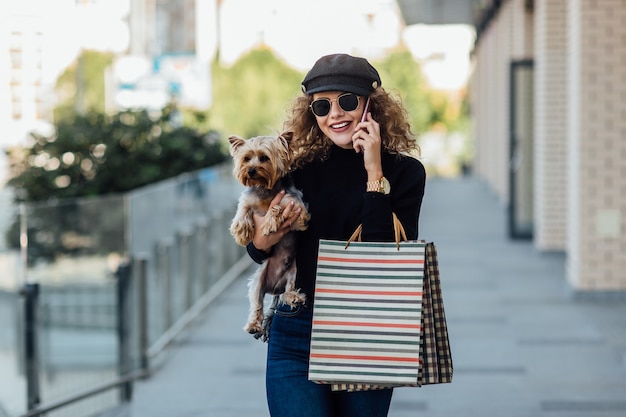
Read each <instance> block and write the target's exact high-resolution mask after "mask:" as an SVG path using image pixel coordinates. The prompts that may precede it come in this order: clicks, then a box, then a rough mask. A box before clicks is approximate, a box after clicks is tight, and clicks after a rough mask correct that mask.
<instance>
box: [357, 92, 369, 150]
mask: <svg viewBox="0 0 626 417" xmlns="http://www.w3.org/2000/svg"><path fill="white" fill-rule="evenodd" d="M369 110H370V98H369V97H368V98H367V101H366V102H365V108H364V109H363V116H361V122H364V121H365V119H367V112H368V111H369ZM359 147H360V148H361V153H363V147H362V146H359Z"/></svg>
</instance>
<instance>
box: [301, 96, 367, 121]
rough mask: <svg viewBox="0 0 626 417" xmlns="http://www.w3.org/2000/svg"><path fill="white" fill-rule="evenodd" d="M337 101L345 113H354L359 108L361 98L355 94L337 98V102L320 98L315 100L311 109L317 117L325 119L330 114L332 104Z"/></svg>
mask: <svg viewBox="0 0 626 417" xmlns="http://www.w3.org/2000/svg"><path fill="white" fill-rule="evenodd" d="M333 101H336V102H337V104H339V107H341V109H342V110H343V111H353V110H356V109H357V108H358V107H359V96H357V95H356V94H353V93H345V94H342V95H340V96H339V97H337V99H335V100H331V99H329V98H318V99H317V100H313V102H312V103H311V104H310V106H309V107H311V111H312V112H313V114H314V115H316V116H317V117H324V116H326V115H328V113H330V108H331V106H332V102H333Z"/></svg>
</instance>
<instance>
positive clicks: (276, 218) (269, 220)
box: [261, 208, 283, 236]
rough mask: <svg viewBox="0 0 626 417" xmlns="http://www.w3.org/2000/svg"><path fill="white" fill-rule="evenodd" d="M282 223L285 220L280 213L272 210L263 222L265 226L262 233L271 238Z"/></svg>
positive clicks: (262, 227)
mask: <svg viewBox="0 0 626 417" xmlns="http://www.w3.org/2000/svg"><path fill="white" fill-rule="evenodd" d="M282 221H283V218H282V215H281V213H280V211H276V210H274V209H273V208H272V209H271V210H270V211H268V212H267V214H266V215H265V221H264V222H263V226H261V231H262V232H263V235H264V236H269V235H270V234H271V233H274V232H275V231H277V230H278V227H279V226H280V224H281V223H282Z"/></svg>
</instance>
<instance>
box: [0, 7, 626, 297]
mask: <svg viewBox="0 0 626 417" xmlns="http://www.w3.org/2000/svg"><path fill="white" fill-rule="evenodd" d="M328 10H333V13H328ZM625 13H626V5H624V4H622V3H621V2H615V1H611V0H597V1H591V0H550V1H548V0H473V1H472V0H443V1H434V0H413V1H411V0H398V1H391V0H376V1H374V0H372V1H357V0H346V1H342V2H337V1H331V0H321V1H319V2H316V7H307V8H302V5H301V4H300V3H299V2H294V1H283V0H266V1H250V0H106V1H105V0H55V1H54V2H49V1H45V0H24V1H20V2H3V3H2V5H0V58H1V59H0V124H1V125H2V126H3V135H2V137H0V146H2V147H3V148H5V147H6V146H9V145H12V144H16V143H22V142H23V141H24V140H25V137H26V135H27V134H28V132H29V131H32V130H37V129H42V130H45V129H49V128H50V124H51V122H53V120H52V116H51V108H52V106H53V104H54V100H55V97H54V94H53V89H54V83H55V80H56V77H57V76H58V75H59V73H60V72H61V71H62V70H63V69H64V68H65V67H67V65H69V63H71V62H72V61H73V60H74V59H75V58H76V56H77V55H78V54H79V52H80V51H81V50H83V49H96V50H108V51H113V52H114V53H115V54H116V55H115V56H116V57H115V62H114V64H113V65H112V67H111V69H110V71H108V73H107V82H106V86H107V95H106V96H107V99H106V101H107V103H106V105H107V109H109V110H111V111H115V110H119V109H124V108H133V107H148V108H150V107H154V108H159V107H161V106H162V105H163V104H164V103H166V102H168V101H169V100H171V99H175V100H177V101H178V102H179V103H181V104H184V105H185V106H188V107H191V108H198V109H206V108H208V107H210V106H211V105H212V103H211V88H212V87H211V62H212V60H213V59H214V58H215V57H216V56H217V57H219V60H220V62H221V63H223V64H225V65H229V64H230V63H233V62H235V61H236V60H237V58H238V57H239V56H240V55H241V54H242V53H244V52H246V51H247V50H249V49H251V48H254V47H255V46H258V45H260V44H264V45H268V46H269V47H271V48H272V50H273V51H275V52H276V54H277V55H278V56H280V57H282V58H284V59H285V61H286V62H288V63H289V64H290V65H292V66H293V67H295V68H298V69H301V70H305V69H306V68H308V67H310V65H311V64H312V62H313V61H314V60H315V59H316V58H317V57H319V56H320V55H322V54H324V53H330V52H348V53H353V54H359V55H364V56H367V57H369V58H371V59H375V58H377V57H380V56H383V55H384V54H385V53H386V51H389V50H391V49H393V48H394V47H396V46H397V45H399V44H400V43H404V44H405V45H407V46H408V47H409V48H410V49H411V51H412V52H413V54H414V55H415V57H416V58H417V59H418V60H419V61H420V63H421V64H422V67H423V70H424V73H425V75H426V76H427V78H428V79H429V81H430V82H431V84H432V85H433V86H435V87H436V88H439V89H449V90H455V89H456V90H458V89H462V88H466V87H467V86H468V84H467V78H468V74H469V73H470V71H471V74H472V77H471V80H470V82H469V91H470V94H471V117H472V125H473V128H472V129H473V132H472V140H473V151H474V155H473V161H472V168H473V170H474V173H475V174H476V175H478V176H480V177H482V178H484V179H485V181H487V182H488V183H489V185H490V186H491V187H492V188H493V190H494V193H496V195H497V196H498V197H499V198H500V200H501V201H502V203H503V205H504V206H505V207H506V208H507V209H508V210H509V233H510V235H511V237H512V238H532V239H533V241H534V243H535V245H536V247H537V248H538V249H539V250H541V251H559V252H564V253H567V263H568V281H569V283H570V284H571V286H572V288H574V289H575V290H580V291H586V290H595V291H615V290H623V289H624V288H626V277H625V276H624V274H623V272H622V271H623V270H625V269H626V268H625V267H626V257H625V256H624V255H623V254H624V253H625V249H626V237H625V235H624V223H625V222H626V217H625V216H626V214H625V212H626V210H625V209H624V207H625V206H626V202H624V201H623V198H621V197H620V196H621V195H623V194H624V184H623V181H624V180H623V178H626V176H625V175H624V174H625V171H624V170H625V169H626V168H625V167H624V162H623V160H624V159H623V158H621V157H622V156H623V154H624V152H625V150H624V146H626V145H624V144H623V143H624V142H623V141H622V140H621V136H622V135H623V134H624V133H625V129H626V128H625V127H624V120H625V118H624V108H623V107H624V105H625V104H624V103H626V101H625V100H624V96H625V94H626V93H624V91H623V89H624V87H623V85H624V83H623V79H624V71H625V70H624V69H623V68H624V66H623V65H622V63H623V62H622V61H623V60H624V56H626V52H625V51H624V48H625V47H626V42H624V41H623V40H624V39H623V38H624V33H623V32H624V29H623V28H622V27H621V26H620V25H621V23H620V22H622V21H623V20H624V19H625V17H624V16H625ZM310 22H324V25H323V28H320V27H319V26H318V25H313V24H310ZM329 28H332V30H330V29H329ZM357 28H358V29H357ZM454 31H456V33H457V34H456V35H451V33H453V32H454ZM294 40H295V41H294ZM470 58H471V59H470ZM450 69H454V70H455V71H450V76H449V77H443V75H444V74H446V72H447V71H449V70H450ZM79 93H80V91H78V93H77V94H79ZM424 140H425V142H424V144H423V149H424V150H425V151H426V156H425V157H431V158H434V156H433V154H434V153H435V152H436V149H437V146H438V145H439V144H440V143H441V140H440V138H438V137H428V136H427V135H426V137H425V138H424ZM429 141H430V142H429ZM429 152H430V154H429ZM4 164H5V161H4V158H1V159H0V171H1V172H2V174H1V175H2V181H4V176H5V172H6V168H5V166H4ZM6 200H7V198H4V199H0V201H6Z"/></svg>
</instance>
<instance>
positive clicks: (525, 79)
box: [511, 63, 534, 237]
mask: <svg viewBox="0 0 626 417" xmlns="http://www.w3.org/2000/svg"><path fill="white" fill-rule="evenodd" d="M512 93H513V97H512V109H511V111H512V117H513V120H512V128H513V131H512V132H511V134H512V140H511V146H512V155H511V192H512V195H511V205H512V206H511V216H512V219H511V229H512V230H511V234H512V236H513V237H531V236H532V233H533V223H534V219H533V199H534V196H533V152H534V150H533V143H534V139H533V67H532V64H530V63H529V64H527V65H521V64H520V65H514V66H513V91H512Z"/></svg>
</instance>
